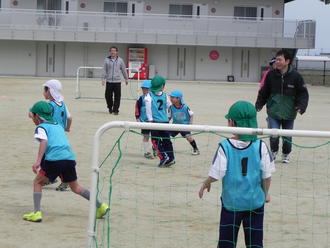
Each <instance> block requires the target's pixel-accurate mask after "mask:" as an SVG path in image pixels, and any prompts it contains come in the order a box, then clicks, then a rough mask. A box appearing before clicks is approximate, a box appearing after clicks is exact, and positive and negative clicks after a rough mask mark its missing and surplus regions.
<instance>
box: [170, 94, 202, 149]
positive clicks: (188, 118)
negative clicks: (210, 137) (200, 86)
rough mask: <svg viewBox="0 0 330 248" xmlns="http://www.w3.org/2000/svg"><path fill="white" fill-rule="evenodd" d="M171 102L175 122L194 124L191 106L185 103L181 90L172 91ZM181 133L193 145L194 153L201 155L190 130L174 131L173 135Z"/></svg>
mask: <svg viewBox="0 0 330 248" xmlns="http://www.w3.org/2000/svg"><path fill="white" fill-rule="evenodd" d="M170 98H171V103H172V105H171V106H170V119H171V118H172V119H173V124H186V125H188V124H190V125H191V124H193V114H194V112H192V111H191V110H190V108H189V107H188V106H187V105H186V104H185V103H184V101H183V95H182V92H181V91H179V90H175V91H172V92H171V94H170ZM179 133H180V134H181V136H182V137H185V138H186V139H187V141H188V142H189V144H190V145H191V146H192V148H193V151H192V153H191V154H192V155H199V150H198V147H197V144H196V141H195V140H194V138H193V137H192V136H191V133H190V132H186V131H181V132H180V131H172V132H171V136H172V137H175V136H177V135H178V134H179Z"/></svg>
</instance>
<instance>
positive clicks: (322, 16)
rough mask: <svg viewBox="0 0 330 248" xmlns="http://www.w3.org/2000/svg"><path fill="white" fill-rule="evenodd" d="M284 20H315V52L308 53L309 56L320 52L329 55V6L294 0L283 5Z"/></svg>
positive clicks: (306, 0) (317, 1)
mask: <svg viewBox="0 0 330 248" xmlns="http://www.w3.org/2000/svg"><path fill="white" fill-rule="evenodd" d="M285 19H303V20H316V43H315V48H316V51H314V50H313V51H310V55H314V53H315V52H318V53H319V52H321V51H323V52H328V53H330V4H328V5H325V4H324V3H323V2H321V1H319V0H295V1H293V2H290V3H287V4H286V5H285ZM302 52H303V53H305V52H307V50H304V51H300V53H302Z"/></svg>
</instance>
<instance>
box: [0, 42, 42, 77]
mask: <svg viewBox="0 0 330 248" xmlns="http://www.w3.org/2000/svg"><path fill="white" fill-rule="evenodd" d="M0 58H1V59H0V75H27V76H35V75H36V43H35V42H34V41H0Z"/></svg>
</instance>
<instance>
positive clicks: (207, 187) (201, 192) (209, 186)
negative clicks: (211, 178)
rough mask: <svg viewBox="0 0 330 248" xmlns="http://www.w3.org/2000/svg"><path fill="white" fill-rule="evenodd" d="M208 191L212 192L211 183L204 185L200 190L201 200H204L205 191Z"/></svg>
mask: <svg viewBox="0 0 330 248" xmlns="http://www.w3.org/2000/svg"><path fill="white" fill-rule="evenodd" d="M205 189H207V192H210V190H211V184H210V183H203V185H202V187H201V188H200V190H199V193H198V195H199V198H201V199H202V198H203V195H204V190H205Z"/></svg>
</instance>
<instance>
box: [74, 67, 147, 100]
mask: <svg viewBox="0 0 330 248" xmlns="http://www.w3.org/2000/svg"><path fill="white" fill-rule="evenodd" d="M88 69H98V70H101V69H103V67H99V66H95V67H93V66H79V67H78V68H77V71H76V92H75V99H82V98H85V99H104V97H93V96H87V97H84V96H81V90H80V77H79V76H80V71H81V70H88ZM126 71H134V72H137V79H136V80H137V87H136V97H135V98H134V97H133V98H129V97H122V99H128V100H136V99H137V97H138V96H139V88H140V74H141V71H140V70H137V69H135V68H126ZM100 82H101V78H100ZM129 87H132V86H131V85H129ZM133 90H134V89H133Z"/></svg>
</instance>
